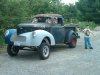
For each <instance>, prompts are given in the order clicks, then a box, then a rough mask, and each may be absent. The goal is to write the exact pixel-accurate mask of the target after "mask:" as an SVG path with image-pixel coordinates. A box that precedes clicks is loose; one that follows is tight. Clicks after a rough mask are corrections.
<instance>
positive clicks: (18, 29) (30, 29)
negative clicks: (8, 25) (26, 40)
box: [17, 27, 38, 35]
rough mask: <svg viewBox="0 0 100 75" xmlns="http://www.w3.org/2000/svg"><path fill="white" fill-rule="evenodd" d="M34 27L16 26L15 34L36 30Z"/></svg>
mask: <svg viewBox="0 0 100 75" xmlns="http://www.w3.org/2000/svg"><path fill="white" fill-rule="evenodd" d="M37 29H38V28H36V27H17V35H19V34H22V33H26V32H31V31H34V30H37Z"/></svg>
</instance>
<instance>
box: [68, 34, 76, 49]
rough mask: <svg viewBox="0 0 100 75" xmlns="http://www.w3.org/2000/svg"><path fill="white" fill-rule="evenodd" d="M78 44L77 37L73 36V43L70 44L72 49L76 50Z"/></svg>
mask: <svg viewBox="0 0 100 75" xmlns="http://www.w3.org/2000/svg"><path fill="white" fill-rule="evenodd" d="M76 43H77V37H76V36H75V35H72V37H71V41H70V43H69V47H70V48H75V47H76Z"/></svg>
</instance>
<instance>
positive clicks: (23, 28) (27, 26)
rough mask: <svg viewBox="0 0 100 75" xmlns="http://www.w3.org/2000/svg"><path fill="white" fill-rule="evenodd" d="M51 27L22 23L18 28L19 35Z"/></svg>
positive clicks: (44, 24) (41, 24) (42, 24)
mask: <svg viewBox="0 0 100 75" xmlns="http://www.w3.org/2000/svg"><path fill="white" fill-rule="evenodd" d="M49 27H50V25H48V24H46V23H21V24H19V25H18V26H17V34H18V35H19V34H22V33H27V32H32V31H35V30H38V29H42V30H45V29H47V28H48V29H49ZM48 29H47V30H48Z"/></svg>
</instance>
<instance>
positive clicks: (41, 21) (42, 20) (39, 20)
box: [32, 17, 52, 23]
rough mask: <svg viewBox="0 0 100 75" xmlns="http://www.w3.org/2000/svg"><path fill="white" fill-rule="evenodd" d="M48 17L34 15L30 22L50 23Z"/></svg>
mask: <svg viewBox="0 0 100 75" xmlns="http://www.w3.org/2000/svg"><path fill="white" fill-rule="evenodd" d="M51 22H52V20H51V18H50V17H34V18H33V21H32V23H51Z"/></svg>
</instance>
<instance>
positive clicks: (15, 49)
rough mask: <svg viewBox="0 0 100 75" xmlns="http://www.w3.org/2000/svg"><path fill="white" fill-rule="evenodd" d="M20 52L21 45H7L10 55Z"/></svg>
mask: <svg viewBox="0 0 100 75" xmlns="http://www.w3.org/2000/svg"><path fill="white" fill-rule="evenodd" d="M18 52H19V47H18V46H14V45H8V46H7V53H8V54H9V55H10V56H16V55H17V54H18Z"/></svg>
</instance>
